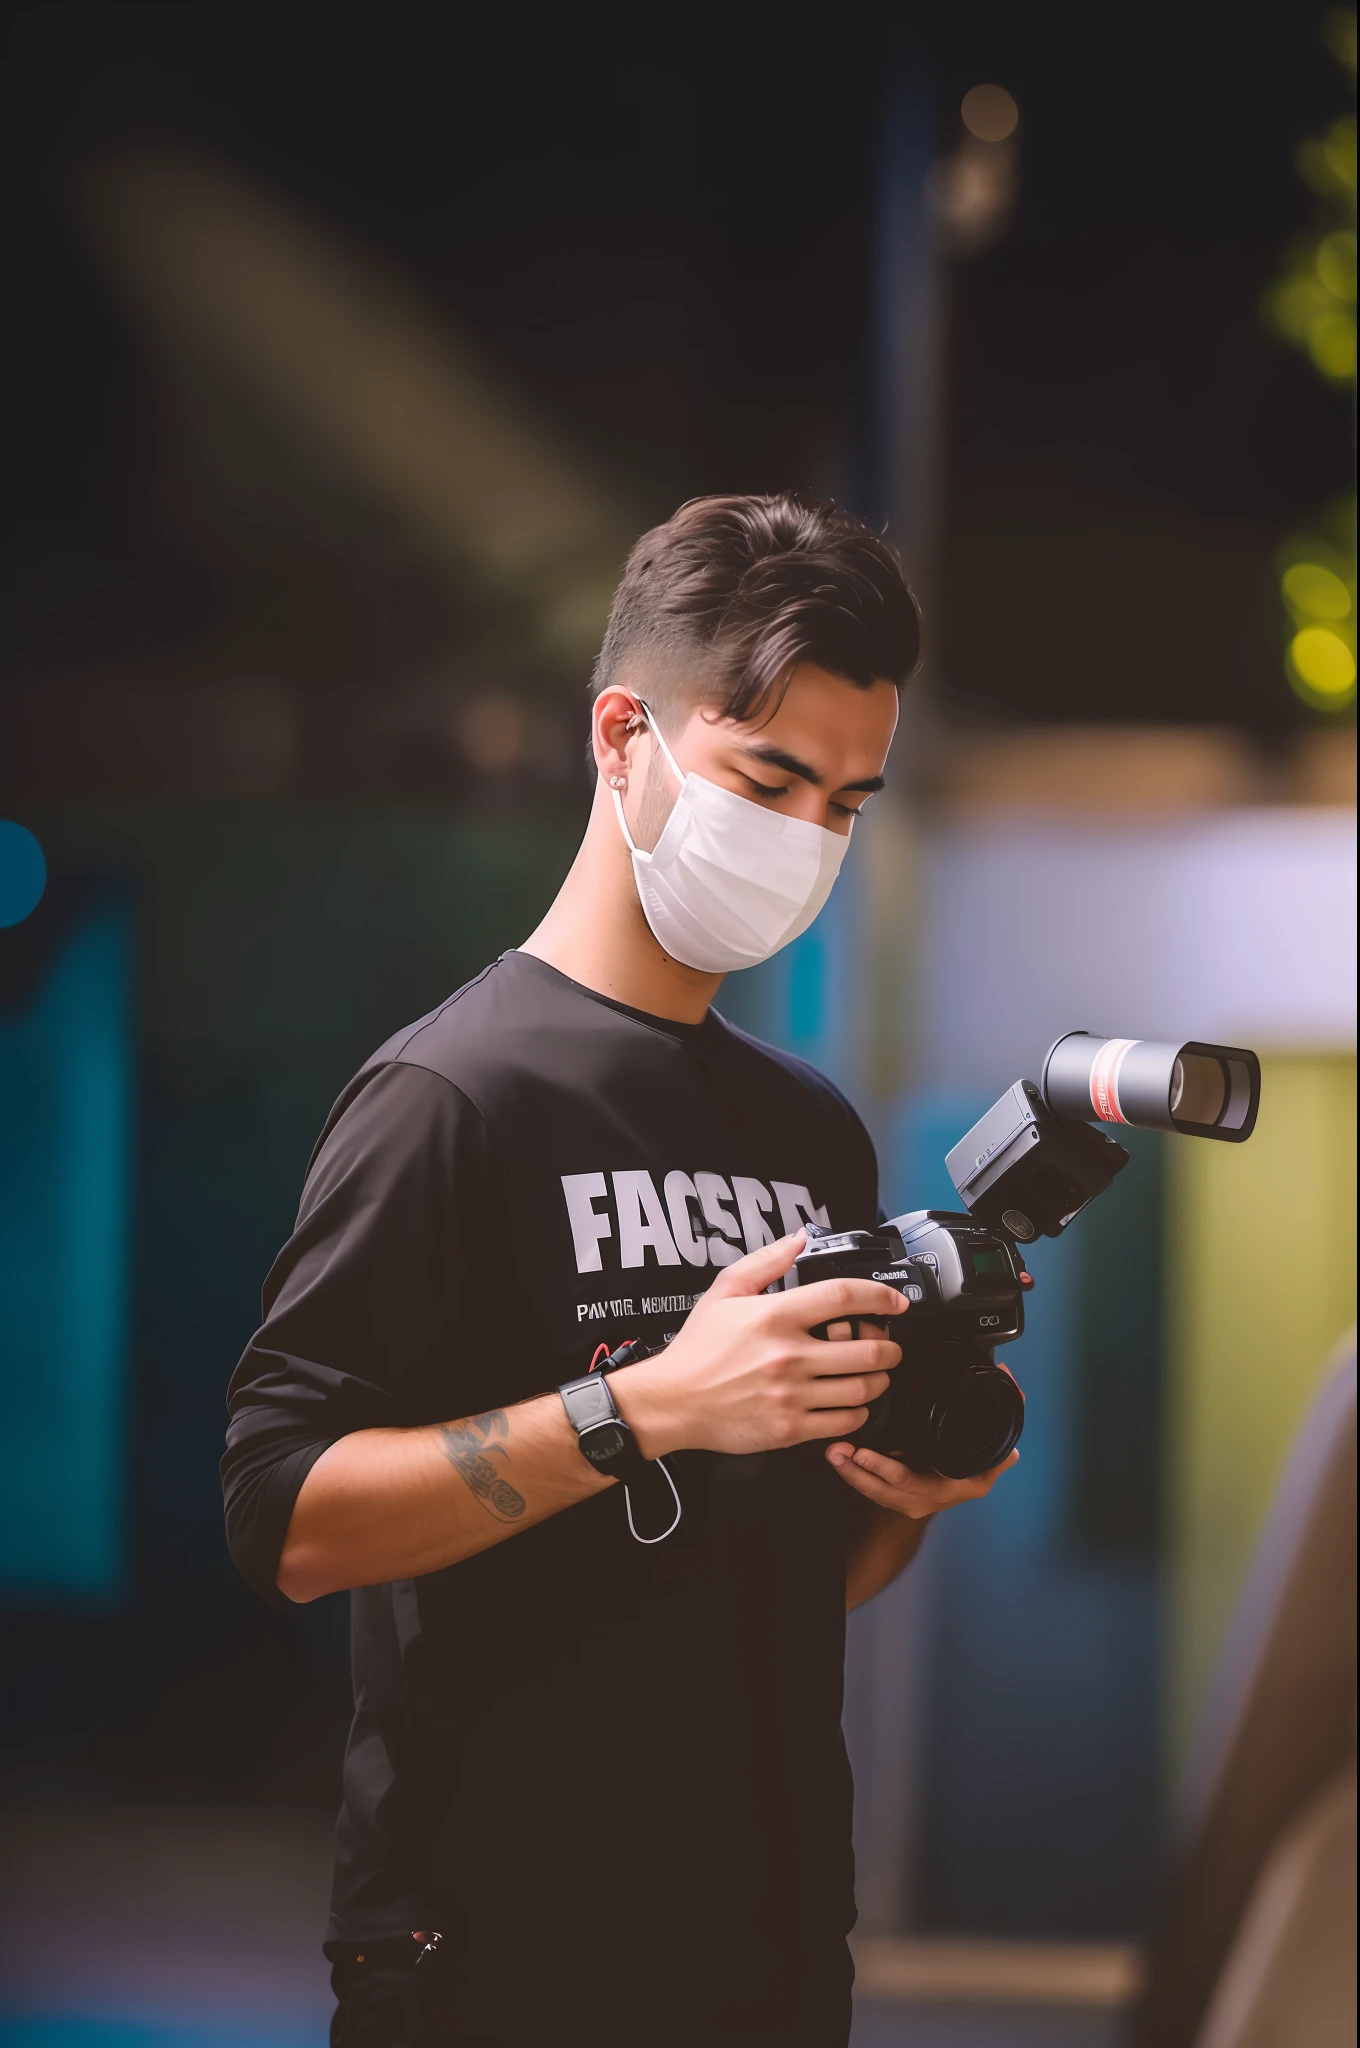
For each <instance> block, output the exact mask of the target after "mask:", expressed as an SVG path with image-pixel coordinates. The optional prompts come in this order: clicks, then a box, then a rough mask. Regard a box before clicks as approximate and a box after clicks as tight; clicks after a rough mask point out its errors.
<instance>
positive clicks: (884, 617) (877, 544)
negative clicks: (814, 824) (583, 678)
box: [592, 491, 921, 727]
mask: <svg viewBox="0 0 1360 2048" xmlns="http://www.w3.org/2000/svg"><path fill="white" fill-rule="evenodd" d="M920 653H921V616H920V613H919V611H918V610H917V606H916V600H915V598H914V597H913V596H912V594H911V591H910V589H909V587H908V585H907V580H906V577H905V576H904V575H903V573H902V565H901V563H900V562H899V561H898V559H897V556H896V554H895V553H894V552H893V550H892V549H891V548H890V547H889V546H888V545H887V543H886V541H884V540H883V538H882V537H881V536H880V535H879V534H877V533H875V532H874V530H873V528H872V527H870V526H866V525H865V523H864V521H863V520H862V519H857V518H856V517H855V516H854V514H853V513H851V512H845V511H843V510H842V509H841V508H840V506H838V505H834V504H831V503H830V502H829V501H827V500H824V499H818V498H811V497H805V496H804V495H803V494H802V493H801V492H797V491H780V492H778V493H777V494H775V495H774V496H771V497H712V498H692V499H691V500H690V502H689V503H688V504H687V505H682V506H681V507H680V510H679V511H678V512H677V513H676V514H675V516H674V517H673V518H671V519H668V520H667V521H666V523H665V525H664V526H654V527H653V528H652V530H651V532H650V533H644V534H643V536H642V538H641V540H639V541H638V543H637V545H636V546H635V547H634V549H633V551H632V553H631V554H630V555H629V557H628V562H627V566H626V567H625V569H624V572H623V577H622V580H621V581H620V583H619V587H618V589H617V590H616V591H615V593H614V602H613V604H612V605H611V606H610V610H609V624H608V626H607V627H606V629H605V636H604V644H603V645H602V647H601V648H600V652H599V657H598V659H597V660H596V663H595V673H594V677H593V684H592V687H593V689H594V691H595V693H596V695H598V694H599V692H600V691H601V690H604V689H608V688H609V686H610V685H611V684H614V683H624V684H626V685H627V687H629V688H630V689H636V690H639V691H640V692H641V694H642V695H644V696H645V697H646V699H647V701H648V703H649V704H650V705H651V706H652V708H653V710H654V711H655V712H656V715H657V718H658V719H659V721H660V722H661V724H662V725H663V726H667V727H673V726H675V725H677V724H679V723H681V722H682V721H683V719H684V718H686V717H687V716H688V714H689V713H690V712H691V711H692V710H693V708H694V706H695V705H696V704H697V703H702V704H705V705H708V706H711V707H712V709H713V711H714V712H715V713H716V715H717V716H718V717H721V718H732V719H737V720H740V721H741V722H742V723H754V722H756V721H758V720H759V719H760V718H761V716H762V714H763V715H764V716H767V717H769V716H772V715H773V713H774V712H775V710H777V708H778V705H779V700H780V698H781V697H782V696H783V694H784V690H785V689H786V688H787V686H788V682H789V678H790V677H791V675H792V674H793V671H794V670H795V669H796V668H797V667H798V665H799V664H800V663H801V662H813V663H815V664H816V666H817V667H818V668H824V669H827V670H829V671H830V672H831V674H833V675H837V676H844V677H845V678H846V680H847V681H849V682H852V683H857V684H858V685H859V686H860V687H861V688H862V689H869V688H870V687H871V686H872V685H873V684H875V683H881V682H889V683H893V684H895V685H896V686H897V687H898V688H899V689H900V688H901V686H902V684H903V683H905V682H906V680H907V678H908V677H909V676H910V675H911V674H912V672H913V670H914V669H915V668H916V665H917V663H918V661H919V659H920Z"/></svg>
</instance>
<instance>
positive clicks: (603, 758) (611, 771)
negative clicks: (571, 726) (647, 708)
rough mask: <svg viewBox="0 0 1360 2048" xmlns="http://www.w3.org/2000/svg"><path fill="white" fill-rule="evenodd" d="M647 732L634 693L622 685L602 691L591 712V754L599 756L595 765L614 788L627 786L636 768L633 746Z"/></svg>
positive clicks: (612, 685) (612, 686) (614, 685)
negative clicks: (642, 732)
mask: <svg viewBox="0 0 1360 2048" xmlns="http://www.w3.org/2000/svg"><path fill="white" fill-rule="evenodd" d="M643 729H644V721H643V720H642V718H641V716H640V713H639V711H638V700H637V697H636V695H635V694H634V692H633V691H632V690H625V689H623V688H622V687H621V686H619V685H618V684H611V685H610V686H609V688H608V689H605V690H601V692H600V694H599V696H598V697H597V698H596V699H595V703H594V707H593V709H592V711H591V721H590V738H591V751H592V752H593V754H594V756H595V766H596V767H597V768H598V769H599V771H600V774H601V775H602V776H603V777H604V779H605V781H606V783H608V784H609V786H610V788H611V789H618V788H623V787H625V786H626V785H627V781H628V776H629V773H630V771H631V769H632V765H633V763H632V758H631V756H632V752H633V743H634V740H635V737H636V735H637V733H638V732H639V731H641V730H643ZM616 776H618V777H620V778H621V780H620V781H619V782H616V781H615V780H614V778H615V777H616Z"/></svg>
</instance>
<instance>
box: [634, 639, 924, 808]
mask: <svg viewBox="0 0 1360 2048" xmlns="http://www.w3.org/2000/svg"><path fill="white" fill-rule="evenodd" d="M897 711H898V699H897V691H896V690H895V688H894V687H893V685H892V684H891V683H887V682H883V683H874V684H873V685H872V686H871V687H870V688H869V689H867V690H862V689H860V688H859V687H858V686H857V685H856V684H854V683H850V682H847V681H846V679H845V677H844V676H836V675H832V674H831V673H830V672H829V671H828V670H826V669H824V668H817V667H816V666H815V665H814V664H813V663H812V662H804V663H802V664H801V665H800V666H799V667H798V668H796V669H795V670H794V672H793V676H792V679H791V680H790V682H789V686H788V688H787V689H786V690H785V692H784V695H783V697H782V698H781V699H780V701H779V708H778V709H777V710H776V711H775V712H774V714H773V716H768V715H766V714H764V713H762V714H761V716H760V718H759V720H758V721H757V722H755V723H753V724H739V723H738V722H737V721H735V720H733V719H728V718H715V717H714V715H713V712H712V710H711V709H709V710H705V708H704V707H703V706H702V705H700V706H696V708H695V709H694V711H693V712H692V713H691V714H690V717H689V720H688V723H687V724H685V725H683V726H682V727H680V728H679V730H678V731H676V732H674V733H667V735H666V738H667V740H668V741H669V743H670V749H671V752H672V753H673V754H674V756H675V758H676V760H677V761H678V762H679V764H680V766H681V768H683V769H684V770H685V771H686V772H687V773H693V774H695V775H702V776H704V777H705V778H706V779H707V780H708V781H709V782H716V783H717V784H718V785H719V786H720V788H722V789H730V790H732V791H733V792H734V794H735V795H737V796H740V797H745V798H746V799H747V800H748V802H751V803H756V804H760V805H761V806H762V807H764V808H765V809H767V810H772V811H779V812H782V813H783V815H784V816H785V817H790V818H804V819H807V820H808V821H809V822H810V823H811V824H814V825H823V826H825V827H826V829H827V830H828V831H830V832H841V833H848V832H849V831H850V828H851V826H852V825H853V824H854V821H855V818H856V816H857V814H858V813H859V812H860V811H861V810H862V809H863V807H864V805H865V804H866V803H867V802H868V800H869V798H870V797H871V796H872V795H873V793H874V791H875V790H877V789H881V788H882V786H883V764H884V762H885V761H886V760H887V758H888V748H889V747H890V746H891V744H892V737H893V733H894V731H895V730H896V727H897ZM647 744H648V745H649V747H650V759H649V762H648V769H647V779H646V784H645V787H644V790H643V796H642V803H641V805H640V807H639V813H638V818H637V822H636V824H635V825H634V827H633V834H634V838H635V839H636V841H637V843H638V845H639V846H643V847H646V848H648V849H650V848H651V847H653V846H655V844H656V842H657V840H658V839H659V838H660V836H661V832H662V828H663V827H664V825H665V823H666V820H667V818H668V817H669V816H670V813H671V807H672V806H673V804H674V802H675V798H676V793H677V789H676V781H675V777H674V775H673V774H672V773H671V771H670V769H669V768H668V767H667V765H666V761H665V758H664V756H663V755H662V752H661V749H660V748H659V747H657V746H655V745H653V744H652V743H651V740H650V736H648V740H647Z"/></svg>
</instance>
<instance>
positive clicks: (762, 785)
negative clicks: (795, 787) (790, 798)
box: [742, 775, 789, 796]
mask: <svg viewBox="0 0 1360 2048" xmlns="http://www.w3.org/2000/svg"><path fill="white" fill-rule="evenodd" d="M742 780H743V782H745V783H746V785H747V787H748V788H749V789H751V790H753V791H754V792H755V794H756V795H757V796H787V795H788V793H789V785H788V783H787V782H778V783H773V784H771V783H768V782H757V781H756V779H755V777H754V775H743V777H742Z"/></svg>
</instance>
